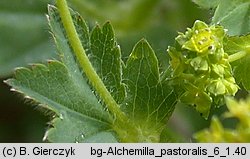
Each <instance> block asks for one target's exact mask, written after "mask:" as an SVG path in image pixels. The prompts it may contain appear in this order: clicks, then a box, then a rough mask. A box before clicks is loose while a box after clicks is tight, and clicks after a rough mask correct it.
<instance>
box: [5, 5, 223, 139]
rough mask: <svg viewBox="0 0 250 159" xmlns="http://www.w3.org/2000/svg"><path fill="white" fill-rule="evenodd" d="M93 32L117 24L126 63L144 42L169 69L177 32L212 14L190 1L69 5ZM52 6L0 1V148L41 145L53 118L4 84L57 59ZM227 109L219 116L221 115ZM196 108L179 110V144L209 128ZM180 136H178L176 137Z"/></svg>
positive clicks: (175, 122)
mask: <svg viewBox="0 0 250 159" xmlns="http://www.w3.org/2000/svg"><path fill="white" fill-rule="evenodd" d="M68 2H69V4H70V6H71V7H72V8H74V9H76V10H77V11H78V12H80V13H81V14H82V15H83V17H84V18H85V19H86V20H87V22H88V24H89V25H90V26H91V27H92V26H94V25H95V24H96V23H99V24H103V23H104V22H105V21H107V20H109V21H111V23H112V24H113V27H114V30H115V33H116V35H117V41H118V43H119V44H120V46H121V49H122V56H123V58H124V60H126V57H128V55H129V53H130V51H131V50H132V48H133V45H134V44H135V43H136V42H137V41H138V40H140V39H141V38H146V39H147V40H148V41H149V43H150V44H151V46H152V47H153V49H154V50H155V52H156V55H157V57H158V59H159V64H160V68H161V70H164V69H166V67H167V63H168V56H167V53H166V49H167V46H168V45H172V44H173V43H174V38H175V36H176V35H177V32H178V31H185V29H186V28H187V27H191V26H192V25H193V22H194V21H195V20H196V19H199V20H203V21H205V22H208V23H209V22H210V20H211V19H210V17H211V15H212V10H210V11H209V10H208V11H207V10H201V9H200V8H199V7H198V6H197V5H195V4H194V3H192V1H191V0H68ZM47 4H54V1H51V0H22V1H21V0H12V1H11V2H10V1H8V0H1V1H0V142H42V138H43V134H44V132H45V131H46V128H47V123H48V122H49V117H46V116H44V115H43V114H42V113H41V112H39V111H37V110H36V107H35V105H32V103H29V102H27V101H25V100H23V98H22V96H21V95H19V94H18V93H13V92H11V91H10V90H9V89H10V88H9V87H8V86H7V85H6V84H4V83H3V80H5V79H7V78H10V77H12V76H13V71H14V68H15V67H22V66H28V65H29V64H31V63H37V62H45V61H46V60H47V59H51V58H53V59H55V58H56V50H55V48H54V44H53V40H52V37H51V36H50V34H49V27H48V25H47V22H46V16H45V15H46V10H47ZM223 109H224V108H221V109H219V110H217V113H220V112H221V111H223ZM208 124H209V120H208V121H205V120H204V119H203V118H201V117H200V116H199V115H198V113H196V112H195V111H194V110H193V109H192V108H189V107H187V106H182V105H177V109H176V111H175V112H174V115H173V117H172V118H171V119H170V121H169V123H168V126H169V128H170V131H169V133H170V134H174V135H173V136H174V138H175V141H185V142H190V141H192V134H193V133H194V132H196V131H198V130H200V129H202V128H204V127H207V125H208ZM176 134H178V136H177V135H176Z"/></svg>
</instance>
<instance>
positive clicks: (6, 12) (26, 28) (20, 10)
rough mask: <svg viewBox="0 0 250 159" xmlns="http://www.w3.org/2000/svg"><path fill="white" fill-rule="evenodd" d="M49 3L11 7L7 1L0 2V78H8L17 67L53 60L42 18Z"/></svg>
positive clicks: (25, 1) (21, 3) (16, 1)
mask: <svg viewBox="0 0 250 159" xmlns="http://www.w3.org/2000/svg"><path fill="white" fill-rule="evenodd" d="M48 2H49V1H48V0H46V1H44V0H38V1H33V2H31V1H30V0H23V1H19V0H13V1H11V5H10V2H9V1H8V0H1V2H0V28H1V29H0V76H2V77H6V76H9V75H11V74H12V72H13V70H14V68H15V67H17V66H25V65H27V63H33V62H38V61H42V60H45V59H48V58H51V57H52V56H53V52H54V48H53V46H52V45H51V43H50V40H49V33H48V32H47V30H48V29H47V25H46V18H45V16H44V14H45V12H46V5H47V3H48ZM41 50H43V52H41Z"/></svg>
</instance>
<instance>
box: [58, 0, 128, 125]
mask: <svg viewBox="0 0 250 159" xmlns="http://www.w3.org/2000/svg"><path fill="white" fill-rule="evenodd" d="M56 2H57V7H58V10H59V14H60V17H61V18H62V23H63V26H64V28H65V30H66V33H67V37H68V39H69V42H70V44H71V46H72V48H73V51H74V54H75V56H76V58H77V60H78V62H79V64H80V67H81V68H82V69H83V70H84V72H85V74H86V76H87V77H88V79H89V80H90V82H91V83H92V85H93V87H94V88H95V89H96V91H97V92H98V94H99V95H100V97H101V98H102V100H103V101H104V102H105V104H106V105H107V107H108V109H109V111H110V112H111V113H112V115H113V116H114V117H115V118H116V119H117V120H119V121H123V122H124V121H125V122H126V121H128V118H127V116H126V115H125V114H124V113H123V112H122V111H121V110H120V108H119V105H118V104H117V103H116V101H115V100H114V98H113V97H112V96H111V94H110V93H109V91H108V90H107V88H106V87H105V85H104V84H103V82H102V80H101V79H100V77H99V76H98V75H97V73H96V72H95V70H94V68H93V66H92V64H91V63H90V61H89V59H88V57H87V55H86V53H85V50H84V48H83V46H82V43H81V41H80V39H79V37H78V34H77V32H76V29H75V26H74V23H73V20H72V17H71V15H70V12H69V9H68V5H67V2H66V0H57V1H56Z"/></svg>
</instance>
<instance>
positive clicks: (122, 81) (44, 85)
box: [6, 6, 177, 142]
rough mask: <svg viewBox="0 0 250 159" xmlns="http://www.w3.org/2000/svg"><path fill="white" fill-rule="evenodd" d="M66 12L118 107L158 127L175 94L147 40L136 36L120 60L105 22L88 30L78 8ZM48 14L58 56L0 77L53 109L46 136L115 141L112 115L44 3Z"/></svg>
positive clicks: (138, 121)
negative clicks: (162, 78)
mask: <svg viewBox="0 0 250 159" xmlns="http://www.w3.org/2000/svg"><path fill="white" fill-rule="evenodd" d="M71 15H72V19H73V22H74V25H75V27H76V30H77V33H78V35H79V38H80V40H81V42H82V45H83V47H84V49H85V50H86V53H87V55H88V57H89V60H90V62H91V63H92V65H93V67H94V69H95V70H96V72H97V74H98V75H99V77H100V78H101V79H102V81H103V83H104V84H105V86H106V88H107V89H108V90H109V92H110V93H111V95H112V96H113V98H114V99H115V100H116V101H117V103H119V104H120V108H121V110H123V111H124V112H125V113H126V115H127V116H128V117H129V118H130V119H131V122H133V123H135V124H136V125H138V126H139V127H146V128H148V129H154V128H162V126H164V125H165V122H166V120H167V119H168V118H169V117H170V115H171V113H172V112H173V110H174V105H175V104H176V99H177V96H176V95H175V94H174V92H173V91H172V89H171V87H170V86H169V85H168V83H167V82H161V81H160V75H159V68H158V61H157V58H156V56H155V54H154V51H153V50H152V48H151V47H150V46H149V44H148V43H147V42H146V41H145V40H141V41H140V42H138V43H137V45H136V46H135V48H134V49H133V51H132V53H131V55H130V57H129V59H128V61H127V63H126V65H125V64H124V63H123V61H122V60H121V51H120V47H119V46H118V45H117V43H116V41H115V37H114V32H113V28H112V26H111V24H110V23H109V22H107V23H106V24H104V25H103V26H102V27H100V26H98V25H97V26H96V27H95V28H94V29H93V30H92V31H91V32H90V31H89V28H88V27H87V25H86V23H85V21H84V20H83V19H82V17H81V16H80V15H79V14H78V13H76V12H74V11H72V10H71ZM48 20H49V25H50V28H51V31H52V35H53V37H54V40H55V43H56V46H57V50H58V55H59V57H60V60H61V61H56V60H51V61H48V64H46V65H43V64H34V65H32V66H31V68H30V69H27V68H20V69H17V70H16V72H15V79H10V80H8V81H6V82H7V83H8V84H9V85H10V86H12V87H13V88H14V89H16V90H17V91H18V92H20V93H23V94H24V95H25V96H26V98H29V99H32V100H34V101H36V102H38V103H40V104H39V105H40V106H42V107H44V108H46V109H50V110H52V111H53V112H55V113H56V117H55V118H54V119H53V120H52V121H51V127H50V128H49V129H48V131H47V132H46V133H45V138H46V139H47V140H48V141H50V142H119V139H118V138H117V134H116V132H114V130H113V129H112V128H113V125H112V124H114V123H115V122H114V119H113V118H112V117H111V115H110V114H109V111H108V110H106V106H105V104H104V103H103V102H102V100H101V99H100V97H99V96H98V92H95V91H94V90H93V88H92V86H90V84H89V83H90V81H88V79H87V78H86V76H85V74H84V70H81V69H80V66H79V64H78V62H77V60H76V58H75V56H74V53H73V50H72V48H71V46H70V44H69V41H68V39H67V35H66V32H65V30H64V28H63V25H62V22H61V18H60V16H59V13H58V10H57V9H56V8H55V7H53V6H49V7H48ZM128 131H129V130H128ZM158 133H161V131H159V132H158Z"/></svg>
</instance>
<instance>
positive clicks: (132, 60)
mask: <svg viewBox="0 0 250 159" xmlns="http://www.w3.org/2000/svg"><path fill="white" fill-rule="evenodd" d="M124 83H125V84H126V86H127V91H128V92H127V97H126V99H125V101H124V103H123V106H122V109H124V111H125V112H126V113H127V114H129V116H130V118H131V119H132V120H135V121H137V122H138V123H141V124H142V125H147V126H152V127H154V128H155V127H157V126H159V125H158V124H162V123H164V122H165V121H166V119H167V118H169V117H170V115H171V113H172V111H173V109H174V105H175V102H176V96H175V94H174V93H173V92H172V89H171V88H170V87H169V86H168V85H167V84H166V83H161V82H160V79H159V68H158V61H157V58H156V56H155V54H154V51H153V50H152V48H151V47H150V46H149V44H148V43H147V41H145V40H144V39H143V40H141V41H140V42H138V43H137V44H136V46H135V47H134V49H133V51H132V53H131V54H130V56H129V59H128V61H127V63H126V68H125V69H124Z"/></svg>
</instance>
